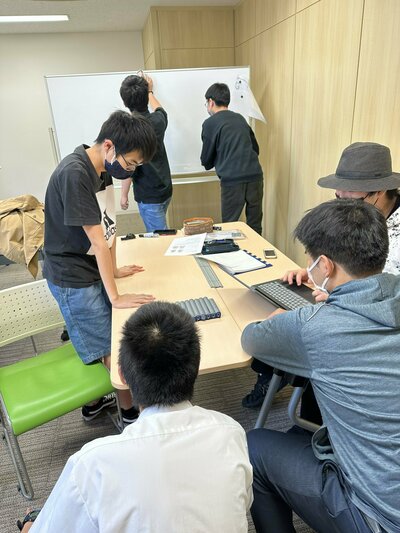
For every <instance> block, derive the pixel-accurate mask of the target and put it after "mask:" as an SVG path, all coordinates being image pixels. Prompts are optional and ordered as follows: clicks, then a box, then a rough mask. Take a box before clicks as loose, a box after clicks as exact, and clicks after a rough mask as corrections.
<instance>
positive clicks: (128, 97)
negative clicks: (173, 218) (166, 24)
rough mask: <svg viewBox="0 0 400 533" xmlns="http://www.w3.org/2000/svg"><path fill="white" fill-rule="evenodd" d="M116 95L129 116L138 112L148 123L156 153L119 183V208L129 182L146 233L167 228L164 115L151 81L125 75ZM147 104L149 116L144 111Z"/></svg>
mask: <svg viewBox="0 0 400 533" xmlns="http://www.w3.org/2000/svg"><path fill="white" fill-rule="evenodd" d="M120 95H121V98H122V100H123V102H124V105H125V106H126V107H127V108H128V109H129V110H130V111H131V113H134V112H136V113H140V115H141V116H143V117H144V118H145V119H146V120H148V121H149V123H150V124H151V125H152V126H153V128H154V131H155V134H156V137H157V150H156V152H155V154H154V156H153V157H152V159H151V160H149V161H148V162H146V163H145V164H144V165H142V166H140V167H138V168H137V169H136V170H135V172H134V173H133V176H132V178H129V179H127V180H125V181H124V182H123V183H122V188H121V208H122V209H127V208H128V206H129V201H128V193H129V188H130V186H131V183H133V195H134V197H135V200H136V202H137V204H138V207H139V213H140V216H141V217H142V219H143V222H144V224H145V226H146V231H148V232H152V231H154V230H155V229H167V228H168V225H167V210H168V206H169V204H170V202H171V197H172V181H171V171H170V168H169V163H168V157H167V152H166V150H165V146H164V136H165V131H166V129H167V126H168V116H167V113H166V111H165V109H164V108H163V107H162V106H161V103H160V102H159V101H158V100H157V98H156V97H155V96H154V91H153V80H152V79H151V78H150V76H148V75H146V74H143V76H137V75H131V76H127V77H126V78H125V79H124V81H123V82H122V85H121V88H120ZM149 104H150V107H151V108H152V110H153V112H152V113H150V112H149V110H148V105H149Z"/></svg>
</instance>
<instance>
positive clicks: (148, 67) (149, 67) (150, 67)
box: [144, 52, 157, 70]
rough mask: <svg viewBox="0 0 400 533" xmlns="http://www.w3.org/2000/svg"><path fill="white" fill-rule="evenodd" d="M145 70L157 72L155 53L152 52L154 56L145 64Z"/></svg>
mask: <svg viewBox="0 0 400 533" xmlns="http://www.w3.org/2000/svg"><path fill="white" fill-rule="evenodd" d="M144 68H145V69H146V70H157V66H156V58H155V55H154V52H152V54H151V55H150V56H149V57H148V58H147V59H146V61H145V62H144Z"/></svg>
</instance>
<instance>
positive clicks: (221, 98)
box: [200, 83, 264, 234]
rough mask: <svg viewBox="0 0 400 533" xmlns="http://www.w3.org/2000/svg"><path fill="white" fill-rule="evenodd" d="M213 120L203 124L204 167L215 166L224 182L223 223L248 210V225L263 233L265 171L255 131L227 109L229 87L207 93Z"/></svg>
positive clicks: (216, 87)
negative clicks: (259, 157)
mask: <svg viewBox="0 0 400 533" xmlns="http://www.w3.org/2000/svg"><path fill="white" fill-rule="evenodd" d="M205 98H206V108H207V112H208V114H209V115H210V117H209V118H208V119H207V120H206V121H204V122H203V129H202V133H201V138H202V141H203V148H202V151H201V156H200V159H201V164H202V165H203V166H204V168H205V169H206V170H210V169H211V168H213V167H215V171H216V173H217V175H218V177H219V179H220V181H221V212H222V222H235V221H236V220H239V217H240V215H241V213H242V210H243V208H244V207H245V208H246V223H247V224H248V225H249V226H250V227H251V228H252V229H254V231H256V232H257V233H259V234H261V232H262V227H261V223H262V202H263V188H264V181H263V172H262V168H261V165H260V163H259V160H258V154H259V148H258V143H257V140H256V138H255V135H254V133H253V130H252V129H251V128H250V126H249V125H248V124H247V122H246V120H245V119H244V117H243V116H242V115H240V114H239V113H235V112H234V111H230V110H229V109H228V106H229V103H230V91H229V87H228V86H227V85H226V84H225V83H214V84H213V85H211V87H209V88H208V89H207V91H206V94H205Z"/></svg>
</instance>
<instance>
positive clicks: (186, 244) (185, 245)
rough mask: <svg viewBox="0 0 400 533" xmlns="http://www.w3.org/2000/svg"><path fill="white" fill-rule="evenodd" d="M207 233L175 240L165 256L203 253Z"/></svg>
mask: <svg viewBox="0 0 400 533" xmlns="http://www.w3.org/2000/svg"><path fill="white" fill-rule="evenodd" d="M205 238H206V233H200V234H199V235H190V236H188V237H180V238H178V239H174V240H173V241H172V242H171V244H170V245H169V247H168V250H167V251H166V252H165V254H164V255H195V254H199V253H201V249H202V248H203V244H204V239H205Z"/></svg>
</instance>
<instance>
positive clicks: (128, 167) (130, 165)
mask: <svg viewBox="0 0 400 533" xmlns="http://www.w3.org/2000/svg"><path fill="white" fill-rule="evenodd" d="M119 155H120V156H121V157H122V159H123V160H124V163H125V169H126V170H136V168H137V167H141V166H142V165H143V163H136V162H135V163H130V162H129V161H127V160H126V159H125V157H124V156H123V155H122V154H119Z"/></svg>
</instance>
